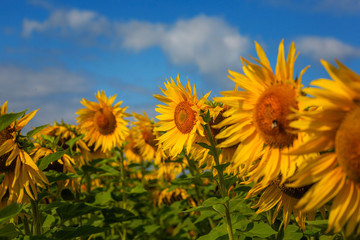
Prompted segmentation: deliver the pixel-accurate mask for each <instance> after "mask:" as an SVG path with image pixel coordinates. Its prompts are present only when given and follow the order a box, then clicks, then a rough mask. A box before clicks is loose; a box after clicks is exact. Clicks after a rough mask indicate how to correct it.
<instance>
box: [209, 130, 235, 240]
mask: <svg viewBox="0 0 360 240" xmlns="http://www.w3.org/2000/svg"><path fill="white" fill-rule="evenodd" d="M203 127H204V129H205V132H206V135H207V136H208V139H209V142H210V144H211V151H212V154H213V156H214V161H215V166H217V167H218V166H219V165H220V160H219V149H217V148H216V142H215V139H214V137H213V135H212V133H211V129H210V126H209V124H206V125H203ZM219 169H220V168H217V171H218V176H219V181H220V185H219V187H220V192H221V196H222V198H223V199H225V197H226V196H227V190H226V184H225V179H224V173H223V171H220V170H219ZM229 208H230V207H229V201H226V202H225V223H226V229H227V232H228V235H229V239H230V240H233V239H234V235H233V230H232V224H231V218H230V209H229Z"/></svg>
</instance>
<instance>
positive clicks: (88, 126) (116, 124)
mask: <svg viewBox="0 0 360 240" xmlns="http://www.w3.org/2000/svg"><path fill="white" fill-rule="evenodd" d="M95 97H96V99H97V100H98V102H99V103H96V102H90V101H88V100H86V99H84V98H83V100H82V101H81V103H82V104H83V105H84V106H85V107H86V108H82V109H79V110H78V111H77V112H76V114H78V115H79V116H77V117H76V119H77V121H78V123H79V127H80V130H81V132H82V133H84V134H85V137H84V140H85V141H87V142H88V144H89V146H94V151H96V150H97V149H99V148H100V149H101V151H102V152H108V151H110V150H112V149H113V148H115V146H119V147H120V146H121V145H122V144H123V142H124V140H125V137H126V135H127V134H128V131H129V129H128V128H127V127H126V126H127V123H128V122H127V121H126V120H125V119H124V117H129V116H130V115H129V114H127V113H125V110H126V109H127V107H124V108H121V107H120V106H121V104H122V101H120V102H118V103H116V104H114V105H113V103H114V101H115V98H116V95H114V96H112V97H109V98H107V97H106V95H105V92H104V91H98V92H97V94H95Z"/></svg>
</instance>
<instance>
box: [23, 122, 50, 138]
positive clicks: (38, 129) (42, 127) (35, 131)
mask: <svg viewBox="0 0 360 240" xmlns="http://www.w3.org/2000/svg"><path fill="white" fill-rule="evenodd" d="M48 125H49V124H45V125H41V126H39V127H36V128H34V129H33V130H31V131H29V132H28V133H27V134H26V136H27V137H28V138H31V137H32V136H34V135H35V134H36V133H38V132H40V131H41V130H42V129H44V128H46V127H47V126H48Z"/></svg>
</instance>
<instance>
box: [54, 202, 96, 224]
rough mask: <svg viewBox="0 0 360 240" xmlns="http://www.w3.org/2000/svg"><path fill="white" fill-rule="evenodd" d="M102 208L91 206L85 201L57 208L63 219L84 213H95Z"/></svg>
mask: <svg viewBox="0 0 360 240" xmlns="http://www.w3.org/2000/svg"><path fill="white" fill-rule="evenodd" d="M98 210H100V208H98V207H94V206H89V205H86V204H85V203H69V204H67V205H64V206H60V207H58V208H57V209H56V212H57V214H59V216H60V218H61V220H62V221H66V220H69V219H72V218H74V217H78V216H81V215H84V214H88V213H93V212H96V211H98Z"/></svg>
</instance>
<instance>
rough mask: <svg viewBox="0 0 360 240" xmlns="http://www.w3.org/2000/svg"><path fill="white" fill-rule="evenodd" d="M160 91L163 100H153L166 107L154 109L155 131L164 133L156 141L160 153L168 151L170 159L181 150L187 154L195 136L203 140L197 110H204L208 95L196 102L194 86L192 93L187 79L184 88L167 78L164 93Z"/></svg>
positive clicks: (160, 97)
mask: <svg viewBox="0 0 360 240" xmlns="http://www.w3.org/2000/svg"><path fill="white" fill-rule="evenodd" d="M160 89H161V91H162V92H163V93H164V95H165V96H162V95H157V94H156V95H154V97H155V98H156V99H157V100H159V101H161V102H163V103H165V104H166V105H157V107H158V108H156V109H155V110H156V111H157V112H158V113H160V115H158V116H156V118H157V119H159V120H160V121H159V122H158V123H157V124H158V125H157V126H156V128H155V131H163V132H165V133H164V134H162V135H161V136H160V137H159V138H158V139H157V140H158V141H159V143H160V144H162V146H163V148H164V150H167V149H169V150H170V154H171V155H172V156H176V155H178V154H179V153H180V152H181V151H182V150H183V148H184V147H186V151H187V153H189V152H190V149H191V147H192V145H193V143H194V140H195V137H196V134H200V135H202V136H204V130H203V127H202V126H201V124H205V122H204V121H203V119H202V117H201V115H200V110H201V109H202V108H203V107H204V102H205V101H206V99H207V98H208V96H209V94H210V92H209V93H207V94H206V95H204V96H203V97H202V98H201V99H200V100H198V98H197V93H196V88H195V86H194V88H193V90H192V88H191V85H190V82H189V79H188V84H187V85H186V87H184V86H183V85H182V84H181V82H180V78H179V76H177V77H176V83H175V82H174V80H173V79H172V78H171V81H170V82H169V81H167V82H166V83H165V89H162V88H160Z"/></svg>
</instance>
